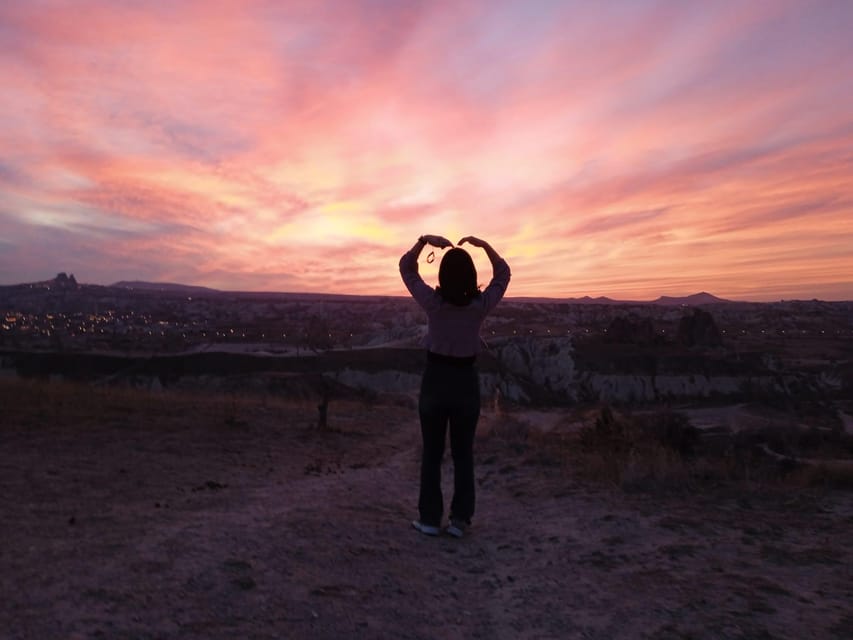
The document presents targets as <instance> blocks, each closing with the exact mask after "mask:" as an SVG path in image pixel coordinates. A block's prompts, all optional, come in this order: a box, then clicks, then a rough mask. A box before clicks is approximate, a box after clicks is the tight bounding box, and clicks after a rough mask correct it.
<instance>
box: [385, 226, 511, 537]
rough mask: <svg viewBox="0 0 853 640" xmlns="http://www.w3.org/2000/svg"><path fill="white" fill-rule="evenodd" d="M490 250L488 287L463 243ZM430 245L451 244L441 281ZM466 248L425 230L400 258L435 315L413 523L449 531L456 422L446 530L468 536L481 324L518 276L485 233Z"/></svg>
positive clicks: (415, 291) (428, 530)
mask: <svg viewBox="0 0 853 640" xmlns="http://www.w3.org/2000/svg"><path fill="white" fill-rule="evenodd" d="M465 243H468V244H470V245H471V246H473V247H478V248H480V249H483V251H485V252H486V255H487V256H488V258H489V260H490V262H491V263H492V280H491V282H489V285H488V286H487V287H486V288H485V290H484V291H482V292H481V291H480V288H479V287H478V285H477V269H476V267H475V266H474V261H473V260H472V259H471V256H470V255H469V254H468V252H467V251H465V249H462V248H461V245H463V244H465ZM427 245H430V246H433V247H438V248H441V249H445V248H447V247H451V248H450V250H449V251H448V252H447V253H445V254H444V256H443V258H442V260H441V264H440V265H439V270H438V285H439V286H437V287H436V288H435V289H433V288H432V287H430V286H429V285H427V284H426V283H425V282H424V280H423V278H421V276H420V274H419V273H418V256H419V255H420V254H421V251H422V250H423V248H424V247H425V246H427ZM459 245H460V246H458V247H453V244H452V243H451V242H450V241H449V240H447V238H444V237H442V236H435V235H425V236H421V237H420V238H418V241H417V242H416V243H415V245H414V246H413V247H412V248H411V249H410V250H409V251H407V252H406V253H404V254H403V256H402V257H401V258H400V275H401V276H402V278H403V283H404V284H405V285H406V288H407V289H408V290H409V293H410V294H411V295H412V297H413V298H414V299H415V301H416V302H417V303H418V304H419V305H420V306H421V307H422V308H423V309H424V311H425V312H426V314H427V320H428V325H427V334H426V337H425V339H424V342H425V346H426V349H427V352H426V355H427V357H426V367H425V369H424V373H423V377H422V379H421V389H420V397H419V399H418V415H419V417H420V423H421V436H422V438H423V451H422V455H421V474H420V493H419V496H418V512H419V519H418V520H415V521H413V522H412V526H413V527H414V528H415V529H417V530H418V531H420V532H421V533H424V534H426V535H432V536H435V535H438V534H439V533H440V532H441V523H442V516H443V512H444V504H443V498H442V493H441V460H442V457H443V455H444V445H445V436H446V433H447V430H448V425H449V429H450V448H451V454H452V457H453V499H452V502H451V504H450V514H449V515H450V518H449V524H448V526H447V528H446V529H445V531H446V532H447V533H449V534H450V535H452V536H455V537H457V538H461V537H462V536H463V534H464V532H465V529H466V528H467V527H468V526H469V525H470V524H471V517H472V516H473V515H474V502H475V495H474V494H475V489H474V453H473V447H474V432H475V430H476V428H477V421H478V420H479V417H480V381H479V375H478V372H477V368H476V359H477V354H478V353H479V351H480V345H481V343H482V340H481V338H480V327H481V326H482V324H483V320H484V319H485V318H486V316H487V315H488V314H489V313H490V312H491V311H492V310H493V309H494V308H495V306H496V305H497V304H498V302H500V300H501V298H502V297H503V295H504V293H505V292H506V288H507V286H508V285H509V280H510V276H511V273H510V268H509V265H508V264H507V262H506V260H504V259H503V258H501V256H499V255H498V253H497V252H496V251H495V250H494V249H493V248H492V247H491V245H489V243H488V242H486V241H485V240H480V239H479V238H476V237H474V236H466V237H464V238H462V239H461V240H460V241H459Z"/></svg>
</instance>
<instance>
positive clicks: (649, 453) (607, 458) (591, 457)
mask: <svg viewBox="0 0 853 640" xmlns="http://www.w3.org/2000/svg"><path fill="white" fill-rule="evenodd" d="M575 418H576V420H575V421H576V422H577V421H580V422H583V423H584V424H585V426H583V427H582V428H581V429H579V430H573V431H560V430H555V431H552V432H549V433H541V432H539V431H537V430H535V429H530V428H529V427H528V426H527V425H525V424H524V423H523V421H521V420H520V419H519V418H517V417H513V416H512V415H511V414H508V415H505V416H503V417H501V419H500V420H498V421H495V423H494V424H493V425H492V427H491V431H490V436H489V437H490V438H491V439H492V440H494V441H496V442H497V443H499V446H500V447H503V448H508V449H510V450H514V451H515V452H518V453H523V454H524V455H525V456H526V458H527V460H528V461H529V462H530V463H532V464H537V465H542V466H552V467H553V466H556V467H561V468H562V469H563V471H564V473H565V474H567V475H573V476H576V477H578V479H581V480H584V481H591V482H600V483H604V484H608V485H612V486H615V487H619V488H621V489H624V490H630V491H637V490H639V491H644V490H647V491H679V492H680V491H687V492H697V491H702V490H708V489H717V488H722V489H726V488H730V489H736V490H747V491H750V490H764V489H779V490H796V489H803V488H819V487H826V488H853V459H850V455H849V451H847V448H846V447H847V445H846V444H844V443H841V441H840V440H839V441H838V442H833V443H832V444H834V445H835V446H834V447H830V446H829V445H828V444H827V442H825V441H821V442H819V443H818V445H817V448H813V449H804V448H803V447H805V446H807V444H808V443H811V442H812V440H813V434H809V433H805V434H799V435H795V434H792V433H789V432H787V431H785V430H784V428H783V427H781V426H780V429H779V433H775V432H773V430H772V429H769V430H768V429H763V430H762V431H761V432H760V433H758V432H750V433H748V434H735V435H733V436H732V437H731V438H730V439H729V441H728V443H727V444H726V445H725V446H723V447H720V446H719V445H717V446H715V447H708V446H706V445H705V444H704V443H703V439H702V436H701V434H700V432H698V430H696V429H695V428H693V427H692V426H691V425H690V423H689V420H688V419H687V418H686V416H684V415H683V414H679V413H677V412H673V411H669V410H662V411H656V412H650V413H643V414H630V413H619V412H616V411H614V410H613V409H611V408H610V407H606V406H605V407H601V408H599V409H598V410H597V411H594V412H590V411H589V410H587V411H586V412H585V413H583V414H579V415H577V416H575ZM834 437H835V438H836V440H837V438H838V437H840V436H838V435H837V434H836V436H834ZM826 438H828V436H824V439H826ZM842 439H843V438H842ZM777 440H778V441H780V442H781V441H784V442H786V443H788V446H787V447H786V449H785V451H786V452H791V453H790V454H788V453H786V456H784V457H779V458H773V457H769V456H768V455H766V453H763V451H762V449H761V448H760V447H759V446H758V443H763V442H765V441H769V442H771V443H776V442H777ZM803 451H805V452H806V453H807V454H808V453H809V452H820V453H821V454H822V455H824V456H826V455H830V454H832V453H834V454H835V455H836V456H842V459H841V460H839V459H833V460H829V459H827V460H820V459H818V460H817V461H815V460H812V459H811V458H810V459H809V460H808V462H802V461H798V460H796V459H794V458H791V457H788V455H793V454H796V453H798V452H799V453H800V454H801V455H802V453H803Z"/></svg>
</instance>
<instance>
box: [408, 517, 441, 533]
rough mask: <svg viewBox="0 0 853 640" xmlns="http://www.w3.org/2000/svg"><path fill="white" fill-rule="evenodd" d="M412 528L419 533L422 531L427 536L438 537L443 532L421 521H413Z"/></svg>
mask: <svg viewBox="0 0 853 640" xmlns="http://www.w3.org/2000/svg"><path fill="white" fill-rule="evenodd" d="M412 527H414V528H415V529H416V530H417V531H420V532H421V533H422V534H424V535H425V536H437V535H438V534H439V533H441V530H440V529H439V528H438V527H434V526H432V525H431V524H424V523H423V522H421V521H420V520H412Z"/></svg>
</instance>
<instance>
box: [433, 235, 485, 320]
mask: <svg viewBox="0 0 853 640" xmlns="http://www.w3.org/2000/svg"><path fill="white" fill-rule="evenodd" d="M435 290H436V291H437V292H438V293H439V294H440V295H441V297H442V298H444V299H445V300H446V301H447V302H450V303H451V304H455V305H457V306H460V307H464V306H465V305H467V304H468V303H470V302H471V300H472V299H474V298H475V297H476V296H478V295H480V288H479V287H478V286H477V268H476V267H475V266H474V261H473V260H472V259H471V256H470V255H468V252H467V251H465V249H460V248H459V247H454V248H453V249H451V250H450V251H448V252H447V253H445V254H444V257H443V258H442V259H441V265H440V266H439V267H438V287H436V289H435Z"/></svg>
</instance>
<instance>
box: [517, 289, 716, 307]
mask: <svg viewBox="0 0 853 640" xmlns="http://www.w3.org/2000/svg"><path fill="white" fill-rule="evenodd" d="M507 300H511V301H513V302H533V303H554V302H556V303H568V304H602V305H604V304H631V305H643V304H654V305H660V306H673V307H679V306H696V305H700V304H725V303H731V302H733V301H732V300H725V299H724V298H718V297H717V296H715V295H711V294H710V293H706V292H705V291H703V292H701V293H694V294H693V295H690V296H683V297H677V298H676V297H672V296H661V297H660V298H658V299H657V300H650V301H649V300H614V299H613V298H608V297H606V296H598V297H597V298H592V297H590V296H583V297H582V298H537V297H527V296H519V297H509V298H507Z"/></svg>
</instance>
